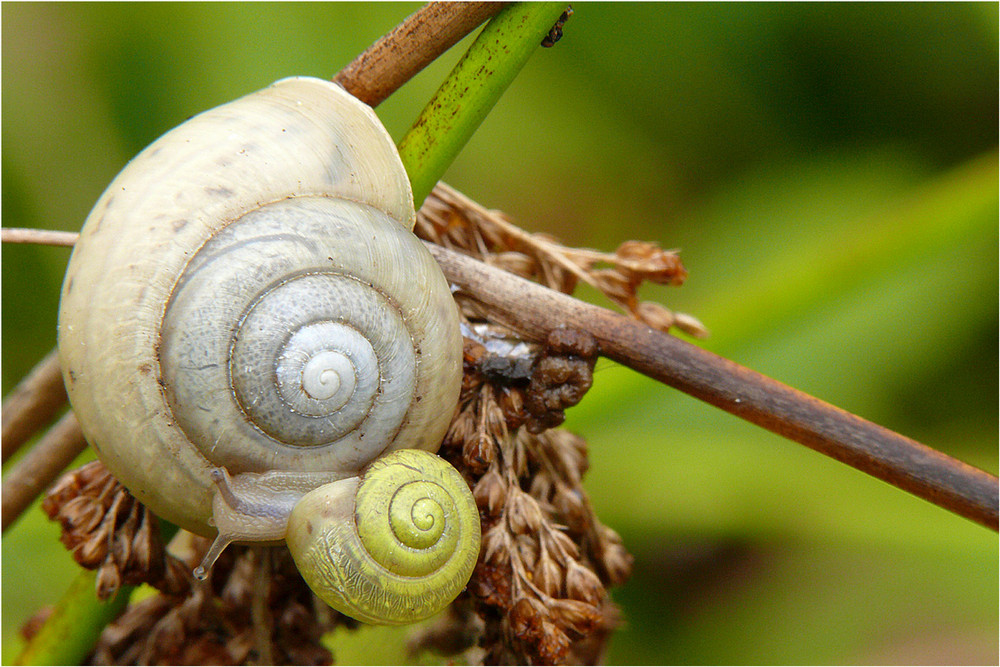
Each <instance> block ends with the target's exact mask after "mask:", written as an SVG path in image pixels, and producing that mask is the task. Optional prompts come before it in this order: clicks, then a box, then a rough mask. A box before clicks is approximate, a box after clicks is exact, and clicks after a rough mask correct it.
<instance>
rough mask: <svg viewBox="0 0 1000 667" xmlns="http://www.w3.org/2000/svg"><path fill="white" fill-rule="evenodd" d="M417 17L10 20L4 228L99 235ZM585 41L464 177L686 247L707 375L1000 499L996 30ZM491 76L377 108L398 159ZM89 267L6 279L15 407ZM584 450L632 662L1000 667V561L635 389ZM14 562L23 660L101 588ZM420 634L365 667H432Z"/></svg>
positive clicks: (311, 14)
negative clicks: (161, 149) (150, 154)
mask: <svg viewBox="0 0 1000 667" xmlns="http://www.w3.org/2000/svg"><path fill="white" fill-rule="evenodd" d="M416 7H417V5H410V4H407V5H397V4H375V5H368V4H251V5H243V4H240V5H234V4H221V3H220V4H208V5H206V4H180V5H177V4H142V5H130V4H108V5H93V4H68V5H67V4H11V3H5V4H4V5H3V6H2V9H0V11H2V30H3V32H2V56H3V58H2V66H3V77H2V78H3V80H2V94H3V117H2V120H3V125H2V133H3V135H2V139H3V145H2V160H3V224H4V225H5V226H25V227H41V228H48V229H65V230H76V229H78V228H79V226H80V224H81V222H82V221H83V219H84V218H85V216H86V214H87V212H88V210H89V208H90V207H91V205H92V204H93V202H94V201H95V200H96V199H97V197H98V195H99V194H100V193H101V191H102V190H103V188H104V187H105V186H106V184H107V183H108V182H109V181H110V180H111V178H112V177H113V176H114V174H115V173H116V172H117V171H118V170H119V169H120V168H121V167H122V166H123V165H124V163H125V162H126V161H127V160H128V159H129V158H130V157H131V156H132V155H134V154H135V153H136V152H138V151H139V150H140V149H141V148H142V147H144V146H145V145H146V144H148V143H149V142H150V141H151V140H153V139H154V138H156V137H157V136H158V135H159V134H161V133H163V132H164V131H166V130H167V129H169V128H171V127H173V126H175V125H177V124H179V123H180V122H182V121H183V120H184V119H185V118H187V117H189V116H191V115H193V114H195V113H197V112H199V111H202V110H204V109H206V108H209V107H212V106H214V105H217V104H220V103H222V102H225V101H228V100H231V99H233V98H236V97H238V96H240V95H243V94H245V93H247V92H250V91H252V90H256V89H258V88H261V87H263V86H265V85H267V84H268V83H270V82H272V81H273V80H276V79H279V78H281V77H284V76H288V75H293V74H310V75H316V76H322V77H328V76H331V75H332V74H333V73H335V72H336V71H337V70H338V69H339V68H340V67H342V66H343V65H344V64H346V63H347V62H348V61H349V60H350V59H351V58H352V57H353V56H354V55H356V54H357V53H359V52H360V51H361V50H363V49H364V48H365V47H367V46H368V45H369V44H370V43H371V42H372V41H374V40H375V39H376V38H377V37H379V36H380V35H382V34H383V33H385V32H386V31H388V30H389V29H391V28H392V27H393V26H394V25H395V24H396V23H397V22H398V21H399V20H401V19H402V18H403V17H404V16H406V15H408V14H409V13H411V12H412V11H413V10H414V9H415V8H416ZM575 10H576V13H575V15H574V16H573V18H572V19H571V20H570V22H569V23H568V24H567V26H566V29H565V37H564V39H563V41H562V42H560V43H559V44H558V45H557V46H556V48H554V49H547V50H541V51H539V52H538V53H537V54H535V55H534V56H533V57H532V59H531V61H530V62H529V64H528V66H527V68H526V69H525V70H524V72H523V73H522V74H521V76H520V77H519V78H518V79H517V81H516V82H515V83H514V85H513V86H512V87H511V89H510V90H509V91H508V92H507V94H506V95H505V97H504V98H503V99H502V100H501V102H500V104H499V105H498V106H497V108H496V109H495V110H494V112H493V114H492V115H491V116H490V117H489V118H488V119H487V121H486V122H485V123H484V125H483V126H482V127H481V128H480V130H479V132H478V133H477V134H476V135H475V137H474V138H473V140H472V142H471V143H470V144H469V145H468V146H467V148H466V149H465V151H464V152H463V153H462V155H461V156H460V158H459V159H458V161H457V162H456V163H455V164H454V165H453V166H452V168H451V169H450V171H449V172H448V174H447V177H446V178H447V180H448V181H449V182H450V183H451V184H452V185H454V186H456V187H458V188H459V189H461V190H463V191H465V192H466V193H467V194H469V195H470V196H472V197H473V198H475V199H477V200H478V201H480V202H481V203H483V204H485V205H487V206H490V207H496V208H501V209H503V210H505V211H506V212H508V213H509V214H511V215H512V216H513V217H514V219H515V220H516V221H517V222H519V223H520V224H521V225H523V226H524V227H526V228H528V229H530V230H532V231H546V232H551V233H554V234H556V235H557V236H559V237H561V239H562V240H563V241H564V242H566V243H568V244H572V245H584V246H591V247H597V248H601V249H605V250H611V249H613V248H615V247H616V246H617V244H618V243H619V242H621V241H623V240H625V239H631V238H638V239H650V240H655V241H657V242H659V243H660V244H662V245H663V246H664V247H679V248H681V249H682V251H683V252H682V257H683V258H684V261H685V264H686V266H687V267H688V269H689V270H690V273H691V277H690V279H689V281H688V283H687V285H685V286H684V287H683V288H682V289H680V290H676V289H669V290H668V289H666V288H663V289H654V288H650V289H648V290H647V291H646V292H645V293H644V295H643V296H644V297H645V298H649V299H657V300H661V301H662V302H664V303H665V304H666V305H668V306H669V307H671V308H674V309H677V310H681V311H684V312H690V313H693V314H695V315H696V316H698V317H700V318H701V319H702V320H703V321H704V322H705V324H706V325H707V326H708V327H709V328H710V329H711V331H712V332H713V335H712V337H711V338H710V339H709V340H707V341H705V342H704V343H703V344H704V346H705V347H706V348H708V349H711V350H713V351H715V352H717V353H719V354H722V355H724V356H727V357H729V358H731V359H734V360H736V361H738V362H739V363H741V364H744V365H746V366H749V367H751V368H754V369H756V370H759V371H761V372H763V373H765V374H768V375H770V376H772V377H775V378H777V379H780V380H782V381H784V382H786V383H788V384H790V385H792V386H795V387H797V388H800V389H802V390H804V391H807V392H809V393H811V394H813V395H815V396H818V397H820V398H822V399H824V400H826V401H829V402H831V403H833V404H835V405H838V406H840V407H843V408H845V409H847V410H850V411H852V412H855V413H857V414H860V415H862V416H864V417H866V418H868V419H871V420H873V421H876V422H878V423H881V424H883V425H885V426H888V427H890V428H892V429H894V430H897V431H899V432H902V433H904V434H906V435H908V436H911V437H913V438H916V439H918V440H921V441H923V442H926V443H927V444H929V445H931V446H933V447H936V448H938V449H940V450H943V451H945V452H947V453H949V454H952V455H954V456H957V457H960V458H962V459H964V460H966V461H969V462H971V463H973V464H975V465H977V466H980V467H983V468H986V469H988V470H990V471H992V472H994V473H995V472H996V471H997V424H998V414H997V396H998V394H997V368H998V366H997V339H998V329H997V319H998V313H997V303H998V291H997V284H998V283H997V269H998V263H997V257H998V255H997V251H998V238H997V236H998V217H997V212H998V199H997V192H998V173H997V126H998V114H997V100H998V85H997V83H998V82H997V79H998V75H997V46H998V34H997V24H998V16H997V5H996V4H995V3H990V4H958V3H946V4H915V5H914V4H871V5H856V4H752V5H740V4H697V5H687V4H667V5H660V4H641V5H640V4H614V5H612V4H580V5H578V6H576V8H575ZM467 43H468V42H464V43H463V45H464V44H467ZM463 45H459V47H456V49H453V51H452V52H451V53H449V54H448V55H447V56H445V57H444V58H442V59H441V61H439V62H438V63H436V64H435V65H434V66H432V67H431V68H429V69H428V70H427V71H425V72H424V73H423V74H421V75H420V76H419V77H418V78H416V79H415V80H414V81H412V82H411V83H409V84H408V85H407V86H405V87H404V88H403V89H401V90H400V91H399V92H398V93H397V94H396V95H394V96H393V97H392V98H391V99H390V100H389V101H388V102H386V103H385V104H383V105H382V106H381V107H379V109H378V113H379V115H380V116H381V117H382V119H383V120H384V122H385V123H386V125H387V127H388V128H389V130H390V132H391V133H392V135H393V136H394V137H395V138H396V139H397V140H398V139H399V138H400V137H402V135H403V133H404V132H405V131H406V129H407V127H408V126H409V124H410V123H411V122H412V121H413V119H414V118H416V116H417V114H418V113H419V111H420V109H421V108H422V106H423V104H424V103H425V102H426V101H427V100H428V99H429V97H430V95H431V94H432V93H433V91H434V89H435V88H436V86H437V84H438V83H440V81H441V80H442V79H443V77H444V76H445V75H446V74H447V72H448V70H449V69H450V67H451V66H452V65H453V64H454V62H455V61H456V60H457V59H458V57H459V55H460V53H461V52H462V51H463V50H464V46H463ZM68 254H69V253H68V251H67V250H65V249H48V248H36V247H21V246H19V247H4V248H3V266H2V270H3V294H2V297H3V310H2V316H3V322H2V325H3V359H2V360H3V368H2V374H3V392H4V393H5V394H6V393H7V392H8V391H9V390H10V389H11V388H12V387H13V385H14V384H15V383H16V382H17V380H18V379H19V378H20V377H21V376H23V374H24V373H25V372H26V371H27V370H28V369H29V368H30V367H31V366H32V365H33V364H34V363H35V362H36V361H38V360H39V359H40V358H41V357H42V356H43V355H44V354H45V353H46V352H47V351H48V350H49V349H51V348H52V346H53V345H54V343H55V318H56V307H57V301H58V291H59V284H60V280H61V276H62V272H63V269H64V267H65V263H66V260H67V257H68ZM583 296H584V297H585V298H589V299H594V300H595V301H596V302H598V303H601V301H600V299H599V297H598V296H597V295H595V294H594V293H591V292H584V293H583ZM568 426H569V427H571V428H572V429H574V430H575V431H577V432H579V433H581V434H582V435H584V436H585V437H586V438H587V439H588V441H589V443H590V448H591V464H592V465H591V470H590V472H589V474H588V478H587V487H588V490H589V492H590V494H591V499H592V501H593V503H594V505H595V506H596V508H597V510H598V513H599V514H600V516H601V517H602V518H603V519H604V521H605V522H607V523H608V524H610V525H611V526H613V527H614V528H615V529H617V530H618V531H619V532H620V533H621V534H622V536H623V537H624V540H625V543H626V545H627V546H628V547H629V548H630V549H631V551H632V552H633V553H634V554H635V556H636V567H635V575H634V577H633V579H632V580H631V582H630V583H629V584H628V585H627V586H625V587H624V588H622V589H620V590H616V591H615V593H614V597H615V599H616V600H617V601H618V602H619V603H620V604H621V605H622V606H623V608H624V618H625V622H626V625H625V627H624V628H623V629H622V630H621V631H620V632H618V633H617V635H616V636H615V638H614V640H613V642H612V644H611V651H610V654H609V658H608V659H609V661H610V662H615V663H651V662H653V663H695V664H697V663H970V662H973V663H994V664H995V663H996V662H997V661H998V659H1000V658H998V651H997V633H998V592H997V591H998V540H997V535H996V534H995V533H992V532H990V531H988V530H986V529H984V528H981V527H979V526H977V525H974V524H972V523H971V522H969V521H966V520H964V519H961V518H958V517H956V516H953V515H951V514H949V513H947V512H945V511H943V510H940V509H938V508H936V507H934V506H932V505H930V504H928V503H926V502H924V501H922V500H918V499H915V498H912V497H910V496H908V495H907V494H905V493H903V492H900V491H897V490H895V489H894V488H891V487H889V486H888V485H886V484H883V483H882V482H879V481H876V480H874V479H872V478H869V477H867V476H865V475H863V474H861V473H858V472H856V471H854V470H852V469H849V468H847V467H846V466H844V465H842V464H839V463H836V462H834V461H832V460H829V459H826V458H824V457H822V456H820V455H818V454H816V453H814V452H812V451H810V450H807V449H805V448H803V447H801V446H800V445H797V444H794V443H791V442H788V441H785V440H783V439H781V438H778V437H777V436H774V435H771V434H769V433H767V432H765V431H763V430H761V429H759V428H757V427H754V426H751V425H748V424H746V423H743V422H741V421H740V420H738V419H736V418H734V417H731V416H729V415H726V414H724V413H721V412H719V411H718V410H716V409H714V408H711V407H708V406H706V405H703V404H701V403H699V402H698V401H696V400H694V399H691V398H689V397H687V396H684V395H682V394H679V393H678V392H676V391H674V390H672V389H669V388H666V387H662V386H658V385H656V384H655V383H653V382H651V381H649V380H646V379H645V378H642V377H639V376H637V375H636V374H634V373H632V372H631V371H628V370H626V369H623V368H620V367H617V366H615V365H614V364H612V363H610V362H601V363H600V364H599V367H598V372H597V373H596V375H595V386H594V389H593V390H592V391H591V393H590V394H589V395H588V396H587V398H586V399H585V400H584V402H583V403H582V404H581V405H580V406H579V407H577V408H575V409H574V410H572V411H571V414H570V418H569V421H568ZM2 548H3V571H2V575H3V582H2V583H3V595H2V604H3V608H2V612H3V657H4V661H5V662H10V661H11V660H12V659H13V656H14V655H15V654H16V652H17V650H18V648H19V644H20V641H19V640H18V639H17V638H16V631H17V628H18V627H19V625H20V624H21V623H22V622H23V621H24V620H25V619H26V618H28V617H29V616H30V615H31V613H32V612H33V610H35V609H36V608H37V607H39V606H40V605H42V604H46V603H50V602H52V601H54V600H55V599H57V598H58V597H59V595H60V594H61V593H62V591H63V590H64V589H65V586H66V584H67V582H68V581H69V580H70V578H71V577H72V576H73V575H74V572H75V570H74V566H73V565H72V563H71V561H70V558H69V556H68V555H67V554H66V553H65V552H64V551H63V550H62V547H61V546H60V545H59V544H58V541H57V531H56V529H55V527H54V526H51V525H48V524H47V523H46V522H45V521H43V520H42V517H41V513H40V512H39V511H38V509H37V508H34V509H32V511H31V512H30V514H29V515H28V516H26V517H24V518H23V519H22V520H21V521H20V522H19V523H18V524H17V525H15V526H14V527H13V528H12V529H11V530H10V531H9V532H8V534H7V535H5V536H4V539H3V545H2ZM406 632H407V630H406V629H402V630H400V629H392V630H384V629H366V630H363V631H361V632H359V633H355V634H353V635H350V636H348V635H340V634H338V635H337V636H336V637H335V638H334V647H335V650H336V651H337V658H338V660H340V661H342V662H344V663H378V662H387V663H393V662H398V661H401V660H406V659H407V658H406V657H405V654H404V653H402V650H403V649H402V648H401V647H402V646H403V643H404V642H405V637H406Z"/></svg>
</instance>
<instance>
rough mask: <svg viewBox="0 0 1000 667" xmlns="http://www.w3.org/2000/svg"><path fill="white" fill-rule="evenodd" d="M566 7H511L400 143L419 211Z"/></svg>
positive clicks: (489, 26)
mask: <svg viewBox="0 0 1000 667" xmlns="http://www.w3.org/2000/svg"><path fill="white" fill-rule="evenodd" d="M565 9H566V4H565V3H559V2H544V3H532V2H523V3H516V4H512V5H510V6H508V7H505V8H504V9H503V10H502V11H501V12H500V13H499V14H497V15H496V17H495V18H493V20H491V21H490V22H489V23H488V24H487V25H486V27H485V28H483V30H482V32H481V33H479V36H478V37H477V38H476V41H475V42H474V43H473V44H472V46H471V47H469V50H468V52H466V54H465V55H464V56H463V57H462V59H461V60H460V61H459V62H458V64H457V65H455V68H454V69H453V70H452V71H451V73H450V74H449V75H448V78H447V79H446V80H445V82H444V83H443V84H441V87H440V88H438V90H437V92H436V93H435V94H434V97H433V98H431V101H430V102H428V103H427V106H426V107H424V110H423V111H422V112H421V113H420V116H419V117H418V118H417V120H416V122H415V123H414V124H413V127H412V128H411V129H410V131H409V132H407V134H406V136H405V137H403V140H402V141H401V142H400V143H399V155H400V157H401V158H402V160H403V165H404V166H405V167H406V171H407V173H408V174H409V176H410V183H411V184H412V186H413V204H414V206H415V207H416V208H418V209H419V208H420V206H421V204H423V202H424V199H425V198H426V197H427V195H428V194H429V193H430V191H431V190H432V189H433V188H434V185H435V184H436V183H437V182H438V180H439V179H440V178H441V177H442V176H443V175H444V172H445V170H446V169H447V168H448V166H449V165H450V164H451V163H452V161H453V160H454V159H455V156H456V155H458V152H459V151H460V150H462V148H463V147H464V146H465V144H466V143H467V142H468V141H469V139H470V138H471V137H472V134H473V133H474V132H475V131H476V128H478V127H479V125H480V123H482V122H483V119H484V118H486V115H487V114H488V113H489V112H490V109H492V108H493V105H495V104H496V102H497V100H499V99H500V96H501V95H502V94H503V92H504V91H505V90H506V89H507V87H508V86H509V85H510V83H511V82H512V81H513V80H514V77H516V76H517V74H518V72H520V71H521V69H522V68H523V67H524V64H525V63H526V62H528V58H529V57H530V56H531V54H532V53H533V52H534V51H535V49H536V48H538V46H539V44H540V43H541V41H542V39H543V38H544V37H545V36H546V35H547V34H548V32H549V30H550V29H551V28H552V26H553V25H555V23H556V21H557V20H558V19H559V16H560V15H561V14H562V12H563V11H564V10H565Z"/></svg>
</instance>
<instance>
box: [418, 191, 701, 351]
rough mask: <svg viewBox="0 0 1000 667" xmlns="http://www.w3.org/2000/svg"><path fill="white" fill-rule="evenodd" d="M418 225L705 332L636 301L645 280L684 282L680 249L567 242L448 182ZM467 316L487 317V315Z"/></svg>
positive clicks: (489, 259)
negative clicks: (527, 227)
mask: <svg viewBox="0 0 1000 667" xmlns="http://www.w3.org/2000/svg"><path fill="white" fill-rule="evenodd" d="M413 231H414V232H415V233H416V234H417V236H419V237H420V238H422V239H425V240H427V241H432V242H434V243H437V244H438V245H441V246H444V247H445V248H449V249H451V250H455V251H457V252H461V253H464V254H466V255H469V256H471V257H475V258H476V259H479V260H481V261H483V262H486V263H487V264H490V265H492V266H495V267H498V268H501V269H504V270H507V271H510V272H511V273H513V274H515V275H517V276H520V277H522V278H527V279H529V280H533V281H535V282H538V283H541V284H542V285H545V286H546V287H549V288H551V289H554V290H558V291H560V292H564V293H566V294H572V293H573V290H574V289H575V288H576V286H577V285H578V284H579V283H580V282H581V281H582V282H584V283H587V284H588V285H590V286H591V287H594V288H595V289H597V290H600V291H601V292H602V293H604V295H605V296H606V297H607V298H608V299H610V300H611V301H612V302H614V303H615V305H617V306H618V307H620V308H621V309H622V310H624V311H625V312H626V313H627V314H629V315H630V316H631V317H634V318H635V319H637V320H639V321H640V322H643V323H644V324H647V325H648V326H650V327H653V328H654V329H659V330H660V331H669V330H670V329H672V328H676V329H679V330H680V331H683V332H684V333H687V334H689V335H691V336H695V337H698V338H703V337H705V336H707V335H708V331H707V329H705V327H704V325H703V324H701V322H699V321H698V320H697V319H696V318H695V317H693V316H691V315H687V314H684V313H674V312H673V311H671V310H669V309H667V308H666V307H664V306H662V305H661V304H658V303H655V302H652V301H640V300H639V297H638V290H639V287H640V286H641V285H642V284H643V283H646V282H651V283H655V284H658V285H681V284H682V283H683V282H684V280H685V278H687V270H686V269H685V268H684V265H683V264H682V263H681V260H680V257H679V256H678V254H677V251H675V250H663V249H661V248H660V247H659V246H658V245H656V244H655V243H649V242H646V241H625V242H624V243H622V244H621V245H620V246H618V249H617V250H615V251H614V252H613V253H605V252H599V251H597V250H590V249H587V248H570V247H567V246H564V245H561V244H560V243H559V242H558V241H556V240H555V239H554V238H552V237H551V236H549V235H547V234H529V233H528V232H526V231H524V230H523V229H521V228H519V227H517V226H516V225H514V224H512V223H511V222H510V221H509V220H508V219H507V217H506V216H505V215H504V214H503V213H502V212H500V211H495V210H490V209H486V208H484V207H483V206H481V205H480V204H478V203H476V202H475V201H473V200H471V199H469V198H468V197H466V196H465V195H463V194H462V193H461V192H458V191H457V190H455V189H453V188H451V187H450V186H448V185H446V184H444V183H438V185H437V186H436V187H435V188H434V190H433V191H432V192H431V194H430V195H429V196H428V197H427V200H426V201H425V202H424V205H423V206H422V207H421V208H420V210H419V211H418V212H417V224H416V227H414V230H413ZM469 314H470V315H484V316H485V319H489V316H488V313H469Z"/></svg>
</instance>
